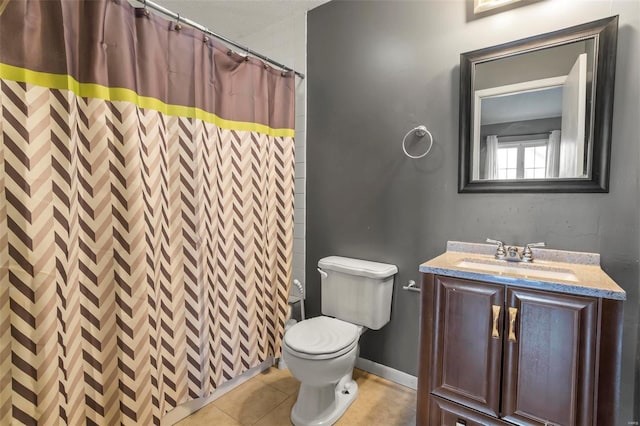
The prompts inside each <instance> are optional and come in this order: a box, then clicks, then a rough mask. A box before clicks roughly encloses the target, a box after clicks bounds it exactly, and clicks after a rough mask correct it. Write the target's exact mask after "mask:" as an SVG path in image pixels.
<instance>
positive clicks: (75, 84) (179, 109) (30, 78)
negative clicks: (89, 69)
mask: <svg viewBox="0 0 640 426" xmlns="http://www.w3.org/2000/svg"><path fill="white" fill-rule="evenodd" d="M0 79H5V80H12V81H17V82H21V83H28V84H33V85H34V86H41V87H46V88H48V89H58V90H70V91H72V92H73V93H74V94H75V95H76V96H81V97H85V98H96V99H102V100H105V101H125V102H130V103H133V104H135V105H137V106H138V107H140V108H145V109H151V110H154V111H158V112H161V113H163V114H165V115H170V116H172V117H188V118H197V119H199V120H202V121H205V122H207V123H211V124H215V125H216V126H218V127H221V128H223V129H227V130H239V131H247V132H257V133H262V134H265V135H269V136H275V137H291V138H292V137H294V136H295V130H294V129H274V128H271V127H269V126H265V125H264V124H260V123H250V122H244V121H233V120H225V119H224V118H221V117H219V116H217V115H216V114H212V113H210V112H207V111H204V110H202V109H200V108H195V107H188V106H184V105H172V104H167V103H165V102H162V101H161V100H159V99H155V98H152V97H149V96H140V95H138V94H137V93H136V92H135V91H133V90H131V89H126V88H123V87H106V86H103V85H100V84H94V83H80V82H79V81H78V80H76V79H75V78H73V77H72V76H70V75H66V74H51V73H46V72H39V71H32V70H28V69H25V68H20V67H15V66H12V65H7V64H2V63H0Z"/></svg>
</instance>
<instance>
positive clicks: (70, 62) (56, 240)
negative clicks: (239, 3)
mask: <svg viewBox="0 0 640 426" xmlns="http://www.w3.org/2000/svg"><path fill="white" fill-rule="evenodd" d="M0 3H2V4H1V6H2V7H0V117H1V120H0V166H1V167H2V173H0V424H2V425H6V424H28V425H32V424H33V425H35V424H40V425H49V424H51V425H53V424H56V425H58V424H69V425H85V424H86V425H115V424H125V425H129V424H139V425H151V424H159V422H160V418H161V417H162V416H163V415H164V414H165V413H166V412H167V411H168V410H170V409H171V408H173V407H175V406H176V405H177V404H180V403H182V402H185V401H187V400H190V399H194V398H198V397H203V396H207V395H209V394H210V393H211V392H213V390H214V389H215V388H216V387H218V386H219V385H220V384H221V383H223V382H225V381H227V380H229V379H231V378H233V377H235V376H237V375H239V374H241V373H242V372H244V371H246V370H248V369H250V368H252V367H254V366H256V365H258V364H260V363H261V362H262V361H264V360H266V359H268V358H269V357H270V356H274V355H275V356H277V355H278V354H279V346H280V341H281V338H282V334H283V328H284V319H285V314H286V307H287V294H288V285H289V282H290V274H291V252H292V232H293V186H294V178H293V167H294V152H293V151H294V140H293V123H294V109H293V108H294V105H293V104H294V96H295V95H294V83H295V81H294V76H293V75H292V74H291V73H282V72H281V71H280V70H275V69H273V68H271V67H268V66H266V65H264V64H263V63H262V62H260V61H258V60H255V59H252V58H251V59H250V58H244V57H242V56H240V55H238V54H236V53H233V52H231V51H229V50H228V49H227V48H225V47H223V46H222V45H219V44H217V43H215V42H214V41H212V40H210V39H209V38H208V37H206V36H205V35H204V34H201V33H200V32H198V31H195V30H191V29H188V28H185V27H182V28H180V25H179V24H177V23H175V22H169V21H167V20H164V19H162V18H159V17H157V16H154V15H148V14H146V13H144V10H142V9H134V8H133V7H132V6H130V5H129V3H128V2H127V1H124V0H96V1H77V0H74V1H65V0H62V1H61V0H46V1H32V0H27V1H25V0H1V1H0Z"/></svg>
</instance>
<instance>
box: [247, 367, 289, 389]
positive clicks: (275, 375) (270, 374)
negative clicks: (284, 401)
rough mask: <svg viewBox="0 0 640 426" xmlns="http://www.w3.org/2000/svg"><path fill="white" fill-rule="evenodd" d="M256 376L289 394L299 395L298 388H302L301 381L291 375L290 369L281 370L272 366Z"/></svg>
mask: <svg viewBox="0 0 640 426" xmlns="http://www.w3.org/2000/svg"><path fill="white" fill-rule="evenodd" d="M256 378H258V379H259V380H261V381H262V382H264V383H266V384H268V385H271V386H273V387H274V388H276V389H278V390H279V391H280V392H284V393H286V394H287V395H297V394H298V389H300V382H299V381H298V379H296V378H295V377H293V376H292V375H291V372H290V371H289V370H280V369H278V368H275V367H272V368H270V369H268V370H266V371H264V372H263V373H261V374H258V375H257V376H256Z"/></svg>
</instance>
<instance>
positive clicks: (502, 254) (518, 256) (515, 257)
mask: <svg viewBox="0 0 640 426" xmlns="http://www.w3.org/2000/svg"><path fill="white" fill-rule="evenodd" d="M487 242H488V243H491V244H496V245H497V246H498V247H497V248H496V254H495V255H494V257H495V258H496V259H499V260H506V261H507V262H533V251H532V250H531V247H546V244H545V243H544V242H539V243H527V244H525V245H524V247H523V249H522V253H520V252H519V250H518V247H516V246H507V247H506V248H505V244H504V243H503V242H502V241H500V240H494V239H491V238H487Z"/></svg>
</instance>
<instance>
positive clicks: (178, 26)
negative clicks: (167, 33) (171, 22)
mask: <svg viewBox="0 0 640 426" xmlns="http://www.w3.org/2000/svg"><path fill="white" fill-rule="evenodd" d="M173 28H174V29H175V30H176V31H180V30H181V29H182V25H180V14H179V13H178V18H177V19H176V25H175V27H173Z"/></svg>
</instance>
